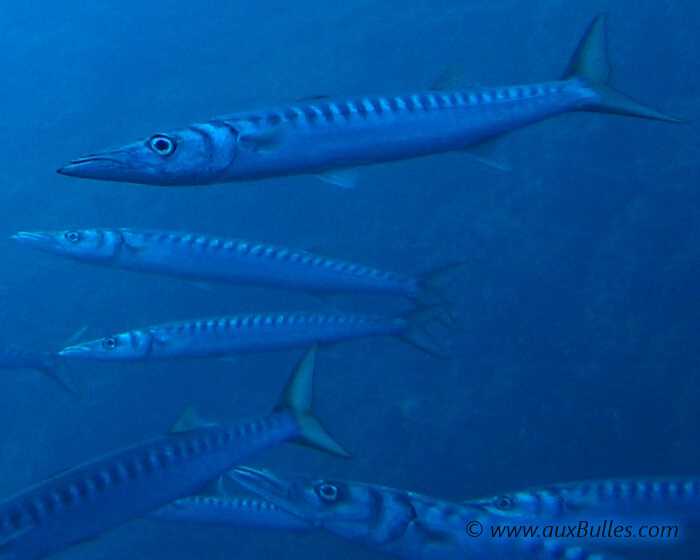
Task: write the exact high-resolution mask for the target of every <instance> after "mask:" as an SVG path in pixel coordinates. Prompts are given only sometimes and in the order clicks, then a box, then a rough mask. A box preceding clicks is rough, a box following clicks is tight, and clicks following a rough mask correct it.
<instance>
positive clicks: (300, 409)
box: [275, 344, 350, 458]
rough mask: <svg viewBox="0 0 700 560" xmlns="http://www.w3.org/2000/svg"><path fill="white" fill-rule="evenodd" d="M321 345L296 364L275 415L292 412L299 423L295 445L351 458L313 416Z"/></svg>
mask: <svg viewBox="0 0 700 560" xmlns="http://www.w3.org/2000/svg"><path fill="white" fill-rule="evenodd" d="M317 350H318V344H314V345H313V346H312V347H311V348H309V349H308V350H307V351H306V352H305V353H304V355H303V356H302V358H301V360H299V363H298V364H297V367H296V369H295V370H294V373H293V374H292V376H291V377H290V379H289V381H288V382H287V385H286V386H285V388H284V390H283V391H282V395H280V399H279V401H278V403H277V406H276V407H275V411H291V412H292V413H293V414H294V416H295V417H296V419H297V421H298V422H299V427H300V431H299V435H298V436H297V437H296V439H295V440H294V441H295V442H296V443H299V444H301V445H306V446H307V447H313V448H314V449H318V450H319V451H325V452H326V453H330V454H332V455H337V456H338V457H343V458H349V457H350V453H348V452H347V451H345V449H343V447H342V446H341V445H340V444H339V443H338V442H337V441H335V440H334V439H333V436H331V435H330V434H329V433H328V432H327V431H326V429H325V428H324V427H323V425H322V424H321V421H320V420H319V419H318V418H317V417H316V416H314V415H313V414H312V413H311V404H312V403H313V395H314V369H315V367H316V352H317Z"/></svg>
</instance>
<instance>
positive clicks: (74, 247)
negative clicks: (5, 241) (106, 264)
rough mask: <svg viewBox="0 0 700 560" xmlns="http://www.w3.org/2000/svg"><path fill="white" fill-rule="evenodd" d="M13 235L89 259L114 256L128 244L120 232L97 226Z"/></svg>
mask: <svg viewBox="0 0 700 560" xmlns="http://www.w3.org/2000/svg"><path fill="white" fill-rule="evenodd" d="M12 239H14V240H15V241H17V242H18V243H21V244H22V245H29V246H30V247H34V248H35V249H39V250H40V251H46V252H47V253H54V254H56V255H61V256H65V257H73V258H77V259H80V260H83V261H89V262H103V261H108V260H110V259H112V258H114V257H115V256H117V254H118V253H119V250H120V249H121V247H122V246H123V244H124V238H123V236H122V235H121V233H120V232H118V231H109V230H97V229H81V230H77V229H70V230H68V231H20V232H19V233H17V234H15V235H13V236H12Z"/></svg>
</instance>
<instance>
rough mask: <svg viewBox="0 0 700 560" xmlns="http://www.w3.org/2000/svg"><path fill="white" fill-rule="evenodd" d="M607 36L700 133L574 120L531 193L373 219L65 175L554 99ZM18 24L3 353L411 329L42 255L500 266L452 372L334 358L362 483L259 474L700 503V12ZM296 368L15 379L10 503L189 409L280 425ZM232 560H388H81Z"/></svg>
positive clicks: (418, 359)
mask: <svg viewBox="0 0 700 560" xmlns="http://www.w3.org/2000/svg"><path fill="white" fill-rule="evenodd" d="M292 6H293V7H292ZM602 10H608V11H609V12H610V17H609V33H610V49H611V58H612V64H613V68H614V75H613V81H614V84H615V85H616V86H618V87H619V88H620V89H622V90H623V91H625V92H628V93H630V94H631V95H632V96H633V97H634V98H636V99H638V100H640V101H642V102H644V103H647V104H649V105H651V106H653V107H656V108H659V109H661V110H664V111H667V112H669V113H673V114H678V115H681V116H683V117H685V118H687V119H689V120H690V121H691V123H695V124H690V125H685V126H674V125H668V124H664V123H655V122H649V121H642V120H635V119H626V118H622V117H616V116H609V115H595V114H576V115H566V116H562V117H558V118H555V119H552V120H550V121H548V122H545V123H543V124H540V125H537V126H535V127H532V128H530V129H527V130H524V131H520V132H518V133H516V134H514V135H513V136H512V137H511V138H509V139H508V140H507V141H506V142H505V144H506V148H507V151H508V152H509V159H510V161H511V163H512V167H513V170H512V171H510V172H503V171H499V170H496V169H492V168H490V167H487V166H484V165H482V164H480V163H479V162H477V161H475V160H474V159H473V158H470V157H469V156H467V155H463V154H448V155H442V156H435V157H430V158H425V159H421V160H414V161H409V162H400V163H394V164H389V165H383V166H376V167H372V168H365V169H363V170H361V173H360V185H359V187H358V188H357V189H355V190H352V191H348V190H343V189H340V188H337V187H333V186H330V185H328V184H326V183H323V182H321V181H319V180H318V179H316V178H313V177H293V178H281V179H275V180H269V181H264V182H257V183H242V184H231V185H218V186H214V187H206V188H176V189H163V188H155V187H144V186H137V185H127V184H112V183H104V182H93V181H84V180H83V181H81V180H77V179H70V178H66V177H61V176H59V175H57V174H56V173H55V169H56V168H57V167H59V166H60V165H62V164H64V163H66V162H67V161H68V160H70V159H72V158H74V157H76V156H79V155H84V154H86V153H90V152H92V151H95V150H97V149H100V148H105V147H109V146H113V145H119V144H123V143H126V142H128V141H131V140H133V139H136V138H139V137H142V136H145V135H148V134H151V133H153V132H156V131H159V130H168V129H172V128H175V127H177V126H180V125H184V124H188V123H191V122H197V121H203V120H206V119H207V118H209V117H212V116H214V115H218V114H225V113H229V112H232V111H234V110H238V109H246V108H250V107H258V106H264V105H267V104H269V105H276V104H280V103H284V102H287V101H291V100H295V99H299V98H304V97H308V96H312V95H318V94H330V95H341V94H347V93H365V92H368V93H371V92H383V91H390V92H391V91H401V90H411V89H421V88H424V87H427V86H428V84H430V83H431V82H432V81H433V80H434V79H435V78H436V77H437V76H439V75H440V74H441V73H442V71H443V70H444V69H445V68H446V67H447V66H449V64H450V63H451V62H453V61H454V60H455V59H457V58H460V57H465V58H466V61H467V66H468V71H469V72H471V73H472V74H473V76H474V83H475V84H509V83H527V82H531V81H538V80H547V79H552V78H555V77H557V76H558V75H559V74H560V72H561V70H562V69H563V67H564V66H565V64H566V62H567V60H568V57H569V56H570V54H571V52H572V51H573V49H574V47H575V45H576V42H577V41H578V39H579V37H580V35H581V34H582V33H583V31H584V29H585V28H586V26H587V25H588V23H589V21H590V20H591V19H592V17H593V16H594V15H595V14H596V13H598V12H599V11H602ZM3 22H4V32H3V33H2V34H1V35H0V59H1V61H2V68H3V72H2V74H0V88H1V90H2V91H3V95H2V99H3V103H2V104H0V122H1V123H2V130H3V135H2V136H3V138H4V141H3V142H2V146H3V148H2V150H0V169H1V170H2V177H3V186H2V205H1V206H0V213H1V214H2V218H1V221H0V223H2V230H3V231H2V235H3V236H4V237H5V239H4V241H3V240H1V239H0V245H1V254H2V259H3V261H2V262H3V265H4V266H2V267H1V268H0V290H1V294H2V301H3V302H4V306H3V307H2V308H1V309H0V320H1V324H3V325H4V328H3V329H2V332H0V338H1V339H2V341H3V342H4V343H6V344H9V345H12V346H16V347H20V348H25V349H31V350H47V351H48V350H55V349H58V348H60V347H61V346H62V345H63V343H64V341H65V340H66V339H67V338H68V337H70V335H71V334H72V333H73V332H75V331H76V330H77V329H79V328H80V327H82V326H83V325H87V326H88V332H87V335H88V336H89V337H90V338H96V337H99V336H103V335H107V334H110V333H112V332H115V331H117V332H120V331H123V330H127V329H130V328H134V327H138V326H143V325H148V324H155V323H159V322H165V321H171V320H179V319H188V318H197V317H206V316H210V315H218V314H226V313H234V312H239V311H240V312H243V311H258V310H260V311H263V310H280V311H286V310H300V309H311V310H313V309H324V308H326V307H327V306H328V305H332V306H333V307H337V308H340V309H344V310H348V311H376V310H380V311H382V312H386V313H400V312H402V311H405V310H407V309H408V307H407V305H406V304H405V303H404V302H402V301H401V300H398V299H393V298H368V297H359V296H358V297H350V296H344V297H338V298H333V300H332V302H331V303H330V304H329V302H327V301H318V300H316V299H314V298H312V297H311V296H305V295H303V294H302V295H300V294H294V293H286V292H280V291H265V290H258V289H251V288H242V287H225V286H217V287H215V288H213V289H212V290H202V289H200V288H198V287H196V286H193V285H191V284H189V283H187V282H182V281H178V280H175V279H167V278H158V277H152V276H146V275H139V274H136V273H129V272H124V271H118V270H111V269H102V268H97V267H89V266H87V265H80V264H79V263H75V262H72V261H68V260H62V259H59V258H58V257H51V256H48V255H43V254H40V253H38V252H35V251H32V250H29V249H27V248H25V247H20V246H18V245H15V244H14V243H13V242H12V241H10V240H9V239H8V237H9V235H11V234H12V233H14V232H16V231H19V230H34V229H69V228H73V227H75V228H80V227H126V226H133V227H147V228H153V229H170V230H182V231H196V232H204V233H210V234H215V235H217V234H218V235H228V236H233V237H242V238H249V239H252V240H260V241H265V242H270V243H281V244H285V245H289V246H291V247H298V248H306V249H311V250H316V251H318V252H322V253H324V254H328V255H332V256H338V257H342V258H346V259H349V260H354V261H357V262H362V263H366V264H370V265H374V266H377V267H380V268H386V269H393V270H397V271H402V272H408V273H414V272H421V271H425V270H428V269H430V268H432V267H436V266H441V265H444V264H448V263H452V262H459V261H464V260H473V263H474V264H473V266H472V268H471V269H470V271H469V272H468V273H465V274H464V275H463V276H462V277H460V278H458V279H457V281H456V282H455V283H454V285H453V286H452V289H451V296H452V299H453V300H454V301H455V302H456V304H457V310H458V315H459V320H460V323H461V324H462V325H463V327H464V328H463V330H461V331H459V332H450V331H448V330H446V329H443V328H440V327H438V328H436V329H434V331H433V332H434V333H435V334H436V336H437V337H438V338H439V339H440V341H441V342H442V343H443V344H444V345H445V346H446V347H449V348H450V351H451V353H452V356H453V357H452V359H450V360H449V361H442V360H439V359H436V358H433V357H431V356H429V355H425V354H423V353H421V352H419V351H417V350H415V349H413V348H411V347H409V346H407V345H404V344H403V343H401V342H399V341H394V340H386V339H376V340H365V341H356V342H349V343H345V344H338V345H336V346H334V347H332V348H327V349H324V350H323V351H322V353H321V355H320V360H319V364H318V383H317V399H318V402H317V410H318V414H319V416H320V417H321V418H322V419H323V420H324V422H325V424H326V426H327V427H328V428H329V430H330V431H331V433H333V434H334V435H335V436H336V438H337V439H338V440H339V441H341V442H342V443H343V444H344V445H345V446H346V447H348V448H349V449H350V450H351V451H352V452H353V454H354V456H355V459H354V460H352V461H340V460H337V459H334V458H330V457H326V456H323V455H321V454H318V453H316V452H314V451H310V450H307V449H300V448H295V447H293V446H284V447H281V448H279V449H275V450H272V451H270V452H268V453H266V454H264V455H262V456H260V457H257V458H256V459H255V460H254V461H253V464H254V465H257V466H262V467H266V468H270V469H278V470H281V471H294V472H299V473H308V474H314V475H318V476H336V477H342V478H348V479H355V480H366V481H372V482H377V483H381V484H384V485H389V486H397V487H403V488H409V489H412V490H416V491H420V492H424V493H427V494H431V495H435V496H440V497H444V498H450V499H455V500H462V499H467V498H470V497H477V496H481V495H488V494H495V493H498V492H503V491H507V490H513V489H519V488H524V487H528V486H533V485H541V484H546V483H550V482H559V481H573V480H580V479H587V478H608V477H631V476H643V475H676V474H678V475H682V474H686V475H698V474H700V468H699V467H700V446H699V445H698V443H699V440H698V437H699V436H698V434H699V433H700V420H699V418H698V414H697V409H698V405H699V404H700V388H699V387H700V386H699V384H698V374H699V373H700V357H699V356H700V353H699V352H698V348H699V345H700V343H699V342H698V333H700V287H699V284H698V277H699V273H700V194H699V192H700V191H698V185H697V183H698V181H697V179H698V176H699V171H700V169H699V168H700V160H699V159H698V157H697V154H698V150H699V149H700V134H698V128H697V124H696V123H698V122H700V111H699V110H698V99H700V72H699V71H698V69H697V52H698V47H699V45H698V37H699V36H700V33H699V32H700V29H699V28H700V7H697V6H695V5H694V4H693V3H691V2H677V3H641V4H640V3H638V2H633V1H631V0H627V1H618V2H613V3H605V2H602V1H598V0H593V1H589V2H565V1H554V0H534V1H527V2H525V1H515V0H512V1H506V0H504V1H501V2H494V1H490V2H486V1H475V2H455V1H448V0H437V1H436V0H431V1H427V0H420V1H415V2H408V3H407V2H396V1H386V2H383V3H378V2H370V1H367V0H346V1H345V2H338V1H337V0H330V1H327V2H324V3H322V4H321V3H318V2H311V1H307V2H297V3H293V4H291V3H289V2H283V1H279V0H276V1H273V0H269V1H266V2H258V3H246V2H243V3H235V4H234V3H231V2H223V1H222V2H214V1H210V2H204V3H193V2H184V1H182V0H174V1H171V2H149V3H143V2H135V1H127V0H112V1H106V0H104V1H102V2H99V3H94V5H93V4H89V3H85V2H75V1H73V2H69V1H58V2H52V3H27V4H26V5H25V4H23V5H20V4H17V3H15V4H12V5H10V4H8V5H7V6H6V7H5V10H4V13H3ZM299 354H300V352H279V353H271V354H268V355H256V356H244V357H241V358H240V359H238V360H236V361H233V362H232V361H222V360H210V361H207V360H205V361H197V362H182V363H161V364H155V365H134V364H131V365H129V364H114V365H112V364H99V363H98V364H94V365H87V364H86V365H81V366H79V367H78V366H76V367H75V368H74V371H75V376H76V378H77V379H78V382H79V384H80V385H81V387H82V389H83V391H84V393H85V395H84V397H83V398H82V399H81V400H75V399H71V398H70V397H68V396H67V395H65V394H63V393H61V392H59V391H58V390H57V388H56V387H55V386H54V385H53V384H51V383H49V382H47V381H46V380H45V379H44V378H43V377H41V376H39V375H38V374H35V373H33V372H26V373H25V372H5V374H4V383H3V394H4V398H3V405H2V407H0V422H2V426H3V429H2V430H1V431H0V434H1V435H0V449H1V450H2V451H1V453H2V454H1V455H0V472H1V473H2V476H1V477H0V495H2V496H5V495H9V494H11V493H13V492H15V491H18V490H20V489H22V488H23V487H25V486H27V485H29V484H31V483H33V482H36V481H38V480H40V479H42V478H43V477H45V476H47V475H49V474H51V473H53V472H55V471H57V470H61V469H64V468H66V467H69V466H72V465H74V464H76V463H78V462H81V461H84V460H87V459H89V458H91V457H94V456H96V455H99V454H102V453H105V452H108V451H110V450H112V449H115V448H117V447H121V446H124V445H128V444H130V443H133V442H136V441H138V440H141V439H145V438H148V437H151V436H154V435H158V434H160V433H161V432H162V431H164V430H165V429H166V428H167V426H168V425H169V424H170V423H171V422H172V421H173V420H174V419H175V418H176V417H177V416H178V415H179V413H180V412H181V410H182V409H184V408H185V407H187V406H189V405H194V406H195V407H196V408H197V409H198V410H199V411H200V413H201V414H202V415H203V416H206V417H207V418H211V419H213V420H225V419H233V418H236V417H242V416H245V415H248V414H253V413H258V412H261V411H264V410H266V409H267V408H269V407H270V406H271V405H272V404H273V403H274V402H275V400H276V398H277V394H276V393H277V391H278V389H277V387H280V388H281V386H282V384H283V383H284V380H285V379H286V377H287V375H288V373H289V372H290V371H291V369H292V367H293V366H294V363H295V361H296V359H297V357H298V356H299ZM686 548H688V547H686ZM685 552H687V554H688V557H689V558H691V557H694V556H695V555H697V548H696V549H695V550H694V551H693V550H686V551H685ZM233 554H235V555H236V557H238V558H267V557H269V558H278V557H281V556H282V555H284V556H285V557H288V558H295V557H303V558H305V559H306V560H314V559H316V558H318V559H320V558H326V557H328V555H329V554H332V555H333V556H334V557H338V558H348V559H349V558H356V557H357V556H358V554H359V555H362V556H363V557H374V556H376V557H379V556H378V555H374V554H371V553H367V552H365V551H363V550H361V549H358V548H356V547H355V546H353V545H351V544H349V543H345V542H342V541H339V540H335V539H333V538H332V537H329V536H323V535H311V536H306V537H298V536H287V535H279V536H277V535H272V536H271V535H268V534H265V535H262V534H256V533H253V532H250V531H235V530H234V531H227V530H224V529H211V528H203V527H187V528H183V527H179V526H178V527H171V526H169V525H166V524H161V523H156V522H145V521H134V522H132V523H130V524H128V525H125V526H123V527H120V528H118V529H115V530H114V531H112V532H111V533H109V534H108V535H106V536H105V537H104V538H101V539H99V540H98V541H95V542H93V543H91V544H89V545H87V546H85V547H78V548H76V549H73V550H70V551H67V552H66V553H64V555H63V557H65V558H102V559H111V558H114V559H117V558H119V559H121V558H124V557H132V558H136V557H149V558H169V559H173V558H177V559H180V558H183V559H185V558H203V557H204V558H208V559H212V560H213V559H219V558H221V559H224V558H231V556H232V555H233ZM629 557H635V558H636V557H641V556H640V555H639V554H638V553H634V554H630V556H629Z"/></svg>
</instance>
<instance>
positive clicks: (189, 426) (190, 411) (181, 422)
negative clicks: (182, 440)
mask: <svg viewBox="0 0 700 560" xmlns="http://www.w3.org/2000/svg"><path fill="white" fill-rule="evenodd" d="M213 425H214V423H213V422H207V421H205V420H202V419H201V418H200V417H199V416H197V413H196V412H195V410H194V408H193V407H191V406H190V407H188V408H186V409H185V411H184V412H183V413H182V414H181V415H180V418H178V419H177V420H175V422H174V423H173V425H172V426H170V428H169V429H168V432H167V433H168V434H181V433H183V432H191V431H192V430H197V429H199V428H206V427H207V426H213Z"/></svg>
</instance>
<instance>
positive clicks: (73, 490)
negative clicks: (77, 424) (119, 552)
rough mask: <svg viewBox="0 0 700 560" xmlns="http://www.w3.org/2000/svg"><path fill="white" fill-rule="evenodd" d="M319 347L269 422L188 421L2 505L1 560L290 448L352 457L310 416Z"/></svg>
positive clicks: (87, 533)
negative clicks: (269, 450) (252, 459)
mask: <svg viewBox="0 0 700 560" xmlns="http://www.w3.org/2000/svg"><path fill="white" fill-rule="evenodd" d="M315 359H316V346H313V347H312V348H310V349H309V351H307V352H306V353H305V354H304V357H303V358H302V359H301V361H300V362H299V364H298V365H297V368H296V369H295V371H294V373H293V374H292V376H291V378H290V380H289V382H288V383H287V386H286V387H285V389H284V391H283V393H282V396H281V398H280V400H279V404H278V405H277V406H276V407H275V409H274V410H273V412H271V413H270V414H267V415H264V416H260V417H256V418H249V419H245V420H240V421H238V422H232V423H228V424H205V423H203V422H200V421H195V420H194V419H193V418H192V415H191V414H185V415H183V418H181V419H180V421H178V422H177V423H176V424H175V425H174V426H173V428H171V431H170V433H169V434H168V435H165V436H162V437H159V438H156V439H153V440H150V441H146V442H143V443H139V444H136V445H134V446H132V447H128V448H126V449H122V450H120V451H116V452H114V453H110V454H109V455H105V456H103V457H99V458H97V459H94V460H92V461H90V462H87V463H84V464H82V465H79V466H77V467H74V468H72V469H70V470H67V471H64V472H62V473H60V474H58V475H56V476H54V477H52V478H49V479H47V480H45V481H44V482H41V483H39V484H37V485H35V486H32V487H30V488H27V489H26V490H24V491H22V492H20V493H19V494H16V495H15V496H13V497H11V498H8V499H7V500H5V501H4V502H2V503H0V558H2V559H3V560H37V559H39V558H44V557H46V556H49V555H51V554H54V553H56V552H59V551H60V550H63V549H65V548H68V547H70V546H72V545H74V544H77V543H80V542H84V541H86V540H89V539H91V538H94V537H95V536H97V535H99V534H101V533H103V532H105V531H107V530H108V529H110V528H112V527H115V526H117V525H119V524H121V523H124V522H126V521H128V520H130V519H132V518H134V517H139V516H143V515H146V514H147V513H148V512H150V511H152V510H155V509H157V508H160V507H162V506H165V505H166V504H169V503H171V502H173V501H175V500H177V499H179V498H183V497H186V496H188V495H191V494H194V493H196V492H199V491H201V490H202V489H203V488H204V487H205V486H206V485H207V484H210V483H212V482H214V481H215V480H216V479H217V478H218V477H219V476H221V475H222V474H224V473H225V472H226V471H228V470H230V469H231V468H233V467H234V466H235V465H237V464H240V463H241V462H242V461H244V460H245V459H246V458H248V457H250V456H252V455H254V454H256V453H259V452H261V451H263V450H265V449H267V448H269V447H272V446H274V445H276V444H279V443H282V442H286V441H296V442H298V443H302V444H305V445H308V446H310V447H314V448H317V449H320V450H322V451H326V452H328V453H331V454H334V455H337V456H340V457H348V453H347V452H346V451H345V450H344V449H343V448H342V447H341V446H340V445H339V444H338V443H336V442H335V441H334V440H333V438H332V437H331V436H330V435H329V434H328V433H327V432H326V431H325V430H324V428H323V427H322V426H321V423H320V422H319V420H318V419H317V418H316V417H315V416H313V415H312V414H311V413H310V412H309V409H310V406H311V400H312V393H313V369H314V364H315Z"/></svg>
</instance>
